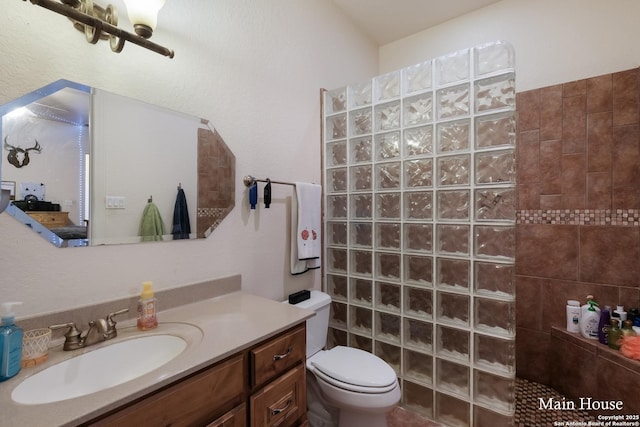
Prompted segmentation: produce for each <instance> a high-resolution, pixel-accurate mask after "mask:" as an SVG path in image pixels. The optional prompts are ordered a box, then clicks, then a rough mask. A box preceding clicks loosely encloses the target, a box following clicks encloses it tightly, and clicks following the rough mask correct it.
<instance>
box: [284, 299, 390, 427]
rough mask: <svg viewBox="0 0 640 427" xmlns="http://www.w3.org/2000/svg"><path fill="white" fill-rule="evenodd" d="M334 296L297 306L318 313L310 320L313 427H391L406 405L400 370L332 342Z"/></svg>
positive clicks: (309, 386) (309, 390) (309, 378)
mask: <svg viewBox="0 0 640 427" xmlns="http://www.w3.org/2000/svg"><path fill="white" fill-rule="evenodd" d="M330 306H331V297H330V296H329V295H327V294H326V293H323V292H320V291H311V298H310V299H308V300H306V301H303V302H301V303H299V304H296V307H301V308H306V309H309V310H314V311H315V312H316V315H315V316H314V317H312V318H311V319H308V320H307V373H308V375H307V405H308V408H309V411H308V416H309V423H310V424H311V426H312V427H333V426H339V427H386V426H387V413H389V411H391V409H393V407H394V406H395V405H397V404H398V402H399V401H400V385H399V383H398V378H397V376H396V373H395V371H394V370H393V368H391V366H389V365H388V364H387V363H386V362H385V361H384V360H382V359H381V358H379V357H378V356H375V355H373V354H371V353H369V352H366V351H363V350H359V349H356V348H351V347H344V346H338V347H334V348H332V349H331V350H323V348H324V347H325V345H326V343H327V331H328V329H329V311H330Z"/></svg>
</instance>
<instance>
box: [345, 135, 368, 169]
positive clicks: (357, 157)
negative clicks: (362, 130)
mask: <svg viewBox="0 0 640 427" xmlns="http://www.w3.org/2000/svg"><path fill="white" fill-rule="evenodd" d="M349 148H350V150H351V151H350V153H351V163H362V162H370V161H371V160H372V157H371V152H372V150H373V148H372V146H371V137H370V136H366V137H362V138H352V139H350V140H349Z"/></svg>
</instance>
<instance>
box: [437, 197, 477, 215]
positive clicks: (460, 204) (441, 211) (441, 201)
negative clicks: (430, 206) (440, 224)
mask: <svg viewBox="0 0 640 427" xmlns="http://www.w3.org/2000/svg"><path fill="white" fill-rule="evenodd" d="M437 195H438V218H439V219H440V220H444V221H447V220H454V221H468V220H469V215H470V212H469V210H470V204H471V203H470V200H469V190H447V191H438V193H437Z"/></svg>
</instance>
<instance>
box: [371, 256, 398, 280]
mask: <svg viewBox="0 0 640 427" xmlns="http://www.w3.org/2000/svg"><path fill="white" fill-rule="evenodd" d="M375 257H376V272H377V273H376V276H377V278H378V279H386V280H392V281H400V255H399V254H391V253H386V252H376V254H375Z"/></svg>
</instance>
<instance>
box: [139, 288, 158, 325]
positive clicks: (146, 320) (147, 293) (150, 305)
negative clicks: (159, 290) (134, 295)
mask: <svg viewBox="0 0 640 427" xmlns="http://www.w3.org/2000/svg"><path fill="white" fill-rule="evenodd" d="M142 286H143V289H142V294H140V299H139V300H138V329H140V330H141V331H147V330H149V329H154V328H156V327H158V316H157V312H158V300H157V299H156V298H155V297H154V296H153V289H151V287H152V283H151V282H143V283H142Z"/></svg>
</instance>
